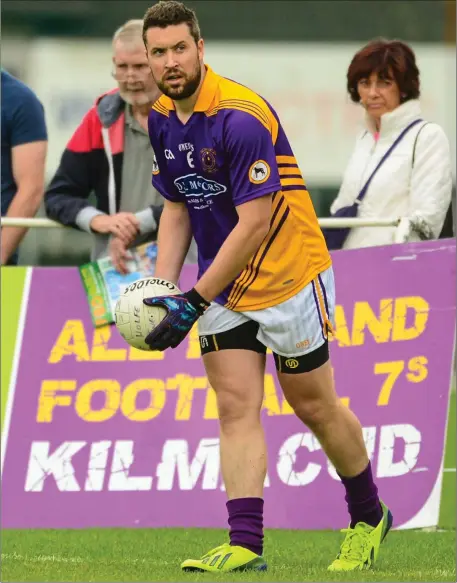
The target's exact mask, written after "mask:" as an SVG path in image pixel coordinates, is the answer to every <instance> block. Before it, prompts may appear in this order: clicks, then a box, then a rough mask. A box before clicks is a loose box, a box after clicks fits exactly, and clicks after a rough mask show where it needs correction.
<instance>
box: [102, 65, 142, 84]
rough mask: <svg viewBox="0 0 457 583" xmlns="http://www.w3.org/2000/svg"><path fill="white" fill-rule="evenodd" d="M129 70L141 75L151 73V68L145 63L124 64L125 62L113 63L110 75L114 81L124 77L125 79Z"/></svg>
mask: <svg viewBox="0 0 457 583" xmlns="http://www.w3.org/2000/svg"><path fill="white" fill-rule="evenodd" d="M129 71H132V73H133V74H135V75H136V76H142V77H143V76H144V75H149V74H150V73H151V69H150V67H149V65H148V64H146V63H142V64H140V65H126V64H125V63H121V64H120V65H114V68H113V70H112V71H111V75H112V76H113V77H114V78H115V79H116V81H123V80H124V79H127V77H128V75H129Z"/></svg>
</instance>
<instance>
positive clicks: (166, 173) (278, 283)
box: [149, 66, 331, 311]
mask: <svg viewBox="0 0 457 583" xmlns="http://www.w3.org/2000/svg"><path fill="white" fill-rule="evenodd" d="M206 69H207V72H206V76H205V79H204V81H203V85H202V87H201V91H200V94H199V96H198V100H197V103H196V106H195V108H194V113H193V114H192V116H191V118H190V119H189V121H188V122H187V123H186V124H182V123H181V121H179V119H178V117H177V116H176V112H175V108H174V105H173V101H172V100H171V99H169V98H168V97H166V96H164V95H162V96H161V97H160V99H159V100H158V101H157V102H156V103H155V104H154V106H153V107H152V111H151V112H150V114H149V137H150V140H151V145H152V148H153V150H154V152H155V160H154V166H153V170H152V184H153V186H154V187H155V188H156V189H157V190H158V191H159V192H160V193H161V194H162V195H163V196H164V197H165V198H166V199H167V200H170V201H172V202H180V203H185V204H186V206H187V209H188V211H189V216H190V220H191V225H192V232H193V235H194V237H195V240H196V243H197V246H198V264H199V275H198V277H201V275H202V274H203V273H204V272H205V271H206V270H207V269H208V267H209V266H210V265H211V263H212V261H213V260H214V258H215V256H216V254H217V252H218V251H219V249H220V247H221V246H222V244H223V243H224V241H225V240H226V238H227V237H228V235H229V234H230V232H231V231H232V229H233V228H234V227H235V225H236V224H237V222H238V214H237V211H236V207H237V206H238V205H241V204H243V203H245V202H247V201H249V200H252V199H254V198H257V197H260V196H265V195H268V194H273V193H274V194H273V203H272V211H271V220H270V230H269V232H268V234H267V236H266V237H265V239H264V240H263V242H262V244H261V245H260V247H259V249H258V250H257V252H256V253H255V254H254V256H253V257H252V259H251V261H250V262H249V264H248V265H247V266H246V268H245V269H244V270H243V271H242V272H241V273H240V274H239V276H238V277H237V278H236V279H235V280H234V281H233V282H231V283H230V285H229V286H227V288H226V289H225V290H224V291H223V292H222V293H221V294H220V295H219V296H218V297H217V298H216V299H215V301H216V302H217V303H219V304H221V305H223V306H225V307H227V308H229V309H231V310H235V311H245V310H259V309H263V308H267V307H270V306H274V305H276V304H279V303H281V302H283V301H285V300H287V299H289V298H290V297H292V296H293V295H294V294H296V293H297V292H298V291H300V290H301V289H302V288H303V287H305V286H306V285H307V284H308V283H309V282H310V281H312V280H313V279H314V278H315V277H316V276H317V275H318V274H319V273H321V272H322V271H324V270H325V269H327V268H328V267H329V266H330V265H331V258H330V254H329V252H328V250H327V246H326V244H325V240H324V237H323V235H322V232H321V230H320V227H319V224H318V222H317V217H316V214H315V212H314V208H313V205H312V202H311V198H310V196H309V193H308V191H307V189H306V186H305V183H304V180H303V177H302V174H301V172H300V169H299V168H298V165H297V161H296V160H295V157H294V155H293V152H292V149H291V147H290V145H289V142H288V140H287V137H286V135H285V133H284V130H283V129H282V127H281V124H280V123H279V119H278V116H277V114H276V113H275V111H274V110H273V108H272V107H271V106H270V105H269V104H268V103H267V102H266V101H265V100H264V99H262V98H261V97H260V96H259V95H257V94H256V93H254V92H253V91H251V90H250V89H248V88H246V87H244V86H242V85H240V84H238V83H236V82H234V81H230V80H229V79H225V78H224V77H221V76H219V75H217V74H215V73H214V72H213V71H212V69H211V68H210V67H208V66H206Z"/></svg>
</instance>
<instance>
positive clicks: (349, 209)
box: [322, 119, 422, 251]
mask: <svg viewBox="0 0 457 583" xmlns="http://www.w3.org/2000/svg"><path fill="white" fill-rule="evenodd" d="M421 121H422V120H421V119H416V120H414V121H413V122H412V123H410V124H409V125H408V126H407V127H406V128H405V129H404V130H403V131H402V132H401V134H400V135H399V136H398V137H397V139H396V140H395V142H394V143H393V144H392V145H391V146H390V148H389V149H388V150H387V152H386V153H385V154H384V156H383V157H382V158H381V160H380V161H379V162H378V165H377V166H376V168H375V169H374V170H373V172H372V173H371V175H370V177H369V178H368V180H367V181H366V182H365V185H364V186H363V188H362V190H361V191H360V192H359V194H358V196H357V198H356V199H355V201H354V202H353V203H352V204H351V205H349V206H344V207H342V208H340V209H339V210H338V211H336V213H335V214H333V215H331V217H332V218H333V217H335V218H355V217H356V216H357V213H358V210H359V205H360V203H361V202H362V200H363V199H364V197H365V195H366V193H367V190H368V187H369V186H370V184H371V181H372V180H373V178H374V176H375V174H376V172H377V171H378V170H379V168H381V166H382V165H383V163H384V162H385V161H386V160H387V158H388V157H389V156H390V154H391V153H392V151H393V150H394V149H395V147H396V146H397V145H398V144H399V143H400V142H401V140H402V139H403V137H404V136H405V135H406V134H407V133H408V132H409V130H410V129H411V128H412V127H414V126H415V125H416V124H418V123H420V122H421ZM349 231H350V227H341V228H338V229H329V228H325V229H322V232H323V234H324V237H325V241H326V243H327V247H328V249H329V250H330V251H332V250H333V251H334V250H337V249H341V248H342V247H343V245H344V242H345V241H346V239H347V236H348V235H349Z"/></svg>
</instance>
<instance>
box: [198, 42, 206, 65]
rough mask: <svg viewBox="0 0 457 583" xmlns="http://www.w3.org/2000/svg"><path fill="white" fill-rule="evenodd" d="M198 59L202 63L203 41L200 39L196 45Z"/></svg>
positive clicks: (203, 54) (203, 53)
mask: <svg viewBox="0 0 457 583" xmlns="http://www.w3.org/2000/svg"><path fill="white" fill-rule="evenodd" d="M197 51H198V58H199V59H200V61H201V62H202V63H203V58H204V56H205V41H204V40H203V39H202V38H201V39H200V40H199V41H198V43H197Z"/></svg>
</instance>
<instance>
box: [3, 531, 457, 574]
mask: <svg viewBox="0 0 457 583" xmlns="http://www.w3.org/2000/svg"><path fill="white" fill-rule="evenodd" d="M341 536H342V535H341V534H340V533H338V532H298V531H271V530H270V531H268V533H267V534H266V537H265V556H266V558H267V560H268V561H269V563H270V568H269V571H268V572H267V573H261V574H260V573H259V574H256V573H247V574H246V573H245V574H229V575H227V574H225V575H223V574H221V575H218V574H216V576H215V574H213V573H211V574H209V575H205V574H201V573H198V574H194V573H182V572H181V570H180V568H179V564H180V562H181V561H182V560H183V559H185V558H189V557H198V556H200V555H202V554H203V553H205V552H206V551H208V550H209V549H210V548H212V547H214V546H216V545H218V544H220V543H221V542H223V541H224V540H225V538H226V533H225V531H217V530H198V529H192V530H180V529H169V530H168V529H156V530H143V529H140V530H127V529H125V530H124V529H112V530H99V529H94V530H83V531H77V530H64V531H51V530H47V531H44V530H42V531H30V530H29V531H7V532H5V533H4V534H3V544H2V573H1V575H2V577H1V580H2V581H4V582H8V581H189V582H190V581H234V582H237V581H455V580H456V579H455V577H456V570H455V543H456V539H455V531H446V532H433V533H430V532H422V531H402V532H400V531H397V532H392V533H390V534H389V535H388V537H387V539H386V541H385V543H384V544H383V546H382V552H381V554H380V557H379V560H378V563H377V565H376V569H375V570H373V571H371V572H366V571H365V572H363V573H358V574H347V575H342V574H333V573H329V572H328V571H327V566H328V564H329V563H330V562H331V561H332V560H333V558H334V557H335V554H336V552H337V550H338V548H339V544H340V542H341Z"/></svg>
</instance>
